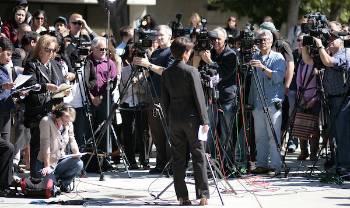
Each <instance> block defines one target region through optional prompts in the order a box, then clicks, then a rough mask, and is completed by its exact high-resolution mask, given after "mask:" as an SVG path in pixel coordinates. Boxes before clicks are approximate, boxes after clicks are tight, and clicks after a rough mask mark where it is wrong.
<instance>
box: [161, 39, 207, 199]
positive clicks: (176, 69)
mask: <svg viewBox="0 0 350 208" xmlns="http://www.w3.org/2000/svg"><path fill="white" fill-rule="evenodd" d="M192 48H193V44H192V42H191V41H190V40H189V39H188V38H185V37H179V38H176V39H175V40H174V42H173V43H172V44H171V47H170V50H171V53H172V55H173V57H174V58H175V59H176V61H175V62H174V63H173V64H172V65H171V66H170V67H169V68H167V69H166V70H165V71H164V72H163V74H162V81H161V92H162V93H161V103H162V106H163V108H164V112H165V115H166V117H167V120H168V121H169V129H170V140H171V145H172V146H171V152H172V157H173V160H172V161H173V171H174V186H175V192H176V196H177V198H178V200H179V201H180V205H189V204H191V201H189V199H188V191H187V187H186V183H185V180H184V179H185V171H186V158H187V154H188V150H189V151H190V152H191V154H192V163H193V170H194V178H195V186H196V195H197V199H200V205H206V204H207V199H208V198H209V188H208V176H207V169H206V167H207V164H206V158H205V157H206V156H205V151H204V142H203V141H200V140H199V139H198V129H199V126H200V125H203V133H207V132H208V129H209V126H208V123H209V121H208V114H207V110H206V106H205V100H204V93H203V89H202V86H201V81H200V78H199V72H198V70H197V69H196V68H194V67H192V66H189V65H187V64H186V62H187V61H188V59H189V57H190V55H191V52H192Z"/></svg>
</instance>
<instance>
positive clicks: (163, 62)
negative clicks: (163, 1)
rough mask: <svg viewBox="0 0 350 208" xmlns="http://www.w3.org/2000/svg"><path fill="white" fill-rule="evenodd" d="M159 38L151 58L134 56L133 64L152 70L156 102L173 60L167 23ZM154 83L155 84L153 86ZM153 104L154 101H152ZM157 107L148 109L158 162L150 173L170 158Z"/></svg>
mask: <svg viewBox="0 0 350 208" xmlns="http://www.w3.org/2000/svg"><path fill="white" fill-rule="evenodd" d="M156 30H157V40H158V44H159V49H157V50H155V51H154V52H153V53H152V55H151V58H150V60H148V58H140V57H134V60H133V64H134V65H138V66H142V67H146V68H148V69H149V72H150V84H151V86H150V88H151V92H152V95H153V97H154V102H155V103H154V104H157V103H159V101H160V93H161V91H160V82H161V75H162V73H163V70H164V69H165V68H167V67H168V66H170V64H171V63H172V62H173V58H172V56H171V51H170V45H171V36H172V31H171V28H170V27H169V26H167V25H159V26H158V27H157V29H156ZM152 85H153V86H152ZM152 105H153V103H152ZM156 111H157V109H156V107H155V106H152V107H151V109H150V110H149V111H148V122H149V126H150V128H151V134H152V139H153V140H154V144H155V146H156V150H157V162H156V167H155V168H152V169H151V170H150V174H158V173H161V172H162V171H163V169H164V167H165V165H166V164H167V162H168V160H169V151H168V149H169V147H168V142H167V138H166V134H165V132H164V131H165V129H164V128H165V126H164V127H163V126H162V123H161V120H160V117H159V115H158V114H157V113H156Z"/></svg>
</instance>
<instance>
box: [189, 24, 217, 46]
mask: <svg viewBox="0 0 350 208" xmlns="http://www.w3.org/2000/svg"><path fill="white" fill-rule="evenodd" d="M201 23H202V28H201V29H198V30H196V31H195V38H196V42H195V45H194V50H196V51H205V50H211V49H212V48H213V44H212V40H211V39H210V36H209V32H208V29H207V27H206V24H207V20H206V19H205V18H202V19H201Z"/></svg>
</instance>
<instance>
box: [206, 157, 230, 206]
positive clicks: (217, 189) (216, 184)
mask: <svg viewBox="0 0 350 208" xmlns="http://www.w3.org/2000/svg"><path fill="white" fill-rule="evenodd" d="M205 158H206V159H207V163H208V166H209V169H210V172H211V174H212V176H213V180H214V184H215V188H216V191H217V192H218V194H219V197H220V200H221V204H222V206H224V205H225V204H224V200H223V199H222V196H221V193H220V190H219V187H218V183H217V181H216V176H215V173H214V171H213V168H212V167H211V163H210V161H209V157H208V154H205ZM235 193H236V192H235Z"/></svg>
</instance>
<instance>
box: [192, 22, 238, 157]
mask: <svg viewBox="0 0 350 208" xmlns="http://www.w3.org/2000/svg"><path fill="white" fill-rule="evenodd" d="M209 36H210V38H211V39H212V40H213V49H212V50H210V51H209V50H206V51H200V52H199V55H200V56H201V59H202V60H203V61H204V62H205V63H206V64H207V65H208V66H209V68H212V69H217V72H218V74H219V77H220V81H219V83H218V85H217V88H218V90H219V99H218V107H219V110H220V111H221V112H222V113H220V114H219V123H220V129H221V131H220V132H221V136H220V143H221V145H222V146H230V145H231V147H230V149H226V150H225V151H226V153H227V154H225V155H226V156H230V157H231V156H233V155H234V146H232V145H235V143H236V137H235V133H234V130H233V126H234V120H235V119H234V117H235V112H236V107H237V106H236V97H237V86H236V70H237V56H236V53H235V52H234V51H233V50H232V49H231V48H230V47H229V46H228V45H227V44H226V39H227V33H226V30H225V29H224V28H222V27H217V28H216V29H214V30H212V31H210V32H209ZM213 128H216V127H213ZM225 163H226V162H225Z"/></svg>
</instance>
